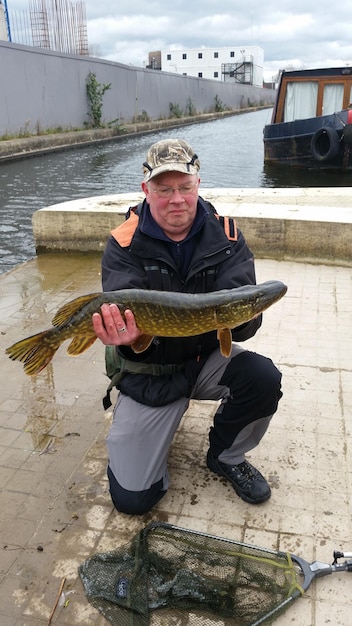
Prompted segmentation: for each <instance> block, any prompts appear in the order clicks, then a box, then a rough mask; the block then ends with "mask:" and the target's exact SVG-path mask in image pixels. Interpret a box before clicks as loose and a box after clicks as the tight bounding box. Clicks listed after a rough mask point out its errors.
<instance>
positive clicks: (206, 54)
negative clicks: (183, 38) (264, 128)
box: [149, 46, 264, 87]
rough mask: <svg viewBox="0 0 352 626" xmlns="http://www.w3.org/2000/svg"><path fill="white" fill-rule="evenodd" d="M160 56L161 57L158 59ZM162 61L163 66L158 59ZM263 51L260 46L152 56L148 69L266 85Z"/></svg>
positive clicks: (169, 51) (197, 49) (228, 47)
mask: <svg viewBox="0 0 352 626" xmlns="http://www.w3.org/2000/svg"><path fill="white" fill-rule="evenodd" d="M159 55H161V56H159ZM158 57H159V58H160V59H161V63H160V67H157V65H156V63H155V62H156V59H158ZM263 66H264V50H263V49H262V48H259V46H246V47H244V46H242V47H238V48H236V47H235V46H227V47H226V48H221V47H217V48H191V49H188V50H185V49H182V50H162V51H161V53H159V54H158V53H155V52H150V53H149V67H151V68H152V69H161V70H163V71H165V72H176V73H177V74H183V75H184V76H196V77H198V78H211V79H213V80H214V79H215V80H221V81H227V82H230V81H231V82H237V83H243V84H246V85H255V86H256V87H262V86H263Z"/></svg>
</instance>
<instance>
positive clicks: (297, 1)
mask: <svg viewBox="0 0 352 626" xmlns="http://www.w3.org/2000/svg"><path fill="white" fill-rule="evenodd" d="M31 1H32V5H33V3H34V4H35V5H40V3H41V0H31ZM71 1H72V3H74V2H75V0H71ZM52 2H53V0H46V4H47V6H51V4H52ZM7 4H8V10H9V13H10V14H11V11H13V10H14V11H16V12H17V11H18V10H19V11H27V12H28V11H29V0H7ZM85 6H86V14H87V22H88V41H89V46H90V49H91V51H92V52H93V53H94V55H97V56H101V57H103V58H106V59H109V60H111V61H118V62H120V63H126V64H132V65H137V66H140V67H143V66H144V65H146V63H147V59H148V52H150V51H155V50H165V49H169V48H170V49H179V48H199V47H202V46H203V47H214V46H217V47H222V46H234V47H245V46H248V45H257V46H260V47H261V48H263V50H264V75H265V78H266V79H269V80H270V79H271V77H272V75H273V74H274V73H275V72H276V71H277V70H278V69H284V68H287V67H293V68H295V69H300V68H302V67H306V68H308V67H327V66H337V65H346V64H350V65H352V36H351V28H352V1H351V0H340V1H339V3H338V4H335V2H332V1H331V0H319V1H318V0H279V1H278V0H221V2H220V1H219V0H199V2H197V3H194V4H191V3H190V2H189V0H172V2H167V0H148V1H143V2H141V0H119V1H118V2H114V1H113V0H86V2H85Z"/></svg>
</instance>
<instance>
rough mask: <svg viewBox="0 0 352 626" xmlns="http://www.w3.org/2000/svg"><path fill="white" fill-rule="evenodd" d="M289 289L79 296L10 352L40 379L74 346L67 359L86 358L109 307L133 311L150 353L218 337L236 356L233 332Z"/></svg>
mask: <svg viewBox="0 0 352 626" xmlns="http://www.w3.org/2000/svg"><path fill="white" fill-rule="evenodd" d="M286 291H287V286H286V285H285V284H284V283H282V282H281V281H278V280H271V281H266V282H264V283H261V284H259V285H244V286H242V287H236V288H233V289H222V290H219V291H212V292H208V293H196V294H189V293H180V292H169V291H156V290H145V289H120V290H118V291H107V292H105V293H100V292H98V293H91V294H86V295H83V296H79V297H78V298H75V299H74V300H71V301H70V302H68V303H66V304H64V305H63V306H62V307H61V308H60V309H58V311H57V313H56V314H55V316H54V318H53V319H52V325H53V326H52V328H49V329H48V330H44V331H42V332H40V333H37V334H35V335H31V336H30V337H27V338H26V339H22V340H21V341H18V342H16V343H14V344H13V345H12V346H10V347H9V348H7V349H6V354H7V355H8V356H9V357H10V359H12V360H13V361H15V360H18V361H21V362H22V363H23V366H24V371H25V373H26V374H28V375H29V376H33V375H35V374H38V373H39V372H40V371H41V370H43V369H44V368H45V367H46V366H47V365H48V364H49V363H50V362H51V360H52V358H53V356H54V354H55V353H56V351H57V350H58V348H59V347H60V345H61V344H62V343H63V342H64V341H65V340H67V339H71V342H70V344H69V346H68V348H67V353H68V354H69V355H71V356H76V355H79V354H82V352H84V351H85V350H87V349H88V348H89V347H90V346H91V345H92V344H93V343H94V341H95V340H96V338H97V337H96V334H95V332H94V329H93V324H92V315H93V313H100V307H101V306H102V304H104V303H108V304H112V303H114V304H116V305H117V306H118V307H119V309H120V312H121V314H122V315H123V313H124V311H126V309H130V310H131V311H132V312H133V314H134V316H135V319H136V324H137V326H138V328H139V330H140V331H141V335H140V336H139V337H138V339H137V340H136V341H135V342H134V343H133V344H132V346H131V347H132V349H133V350H134V352H135V353H136V354H140V353H142V352H144V351H145V350H146V349H147V348H148V347H149V346H150V344H151V342H152V341H153V339H154V337H191V336H194V335H201V334H203V333H207V332H210V331H217V337H218V340H219V344H220V350H221V353H222V354H223V355H224V356H225V357H228V356H229V355H230V353H231V345H232V335H231V329H233V328H236V327H237V326H240V325H241V324H244V323H245V322H249V321H250V320H251V319H253V318H255V317H257V316H258V315H259V314H260V313H262V312H263V311H264V310H266V309H267V308H268V307H270V306H271V305H272V304H274V303H275V302H277V301H278V300H280V298H282V297H283V296H284V294H285V293H286Z"/></svg>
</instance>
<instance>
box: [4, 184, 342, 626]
mask: <svg viewBox="0 0 352 626" xmlns="http://www.w3.org/2000/svg"><path fill="white" fill-rule="evenodd" d="M258 191H259V190H258ZM290 191H292V192H295V190H290ZM257 202H261V199H260V198H259V199H258V197H257ZM329 202H330V203H331V199H330V200H329ZM214 203H215V200H214ZM267 204H268V203H267ZM269 204H270V203H269ZM283 204H284V203H279V202H278V203H277V205H276V206H275V207H273V205H272V204H271V208H270V207H267V209H268V210H269V208H270V210H271V211H272V212H273V215H275V216H276V220H277V223H278V225H279V226H280V215H281V214H280V211H284V210H285V207H284V206H283ZM290 206H292V202H291V205H290ZM328 206H330V205H328ZM335 206H336V204H335ZM340 209H341V211H342V209H346V210H345V211H344V215H346V219H345V218H343V219H341V220H339V221H336V222H335V218H336V214H335V218H333V217H332V216H330V217H331V220H330V222H333V223H337V224H338V225H339V224H341V223H343V224H345V227H344V231H345V229H348V228H350V225H351V223H350V221H348V220H351V209H350V208H349V207H347V208H346V206H345V207H341V206H340ZM258 210H264V209H263V208H260V207H259V209H258ZM244 217H245V216H244ZM340 217H341V214H340ZM303 219H304V218H303ZM302 221H303V220H302ZM262 224H264V221H262ZM243 230H244V232H245V234H246V228H243ZM330 230H331V231H333V230H334V229H333V228H332V227H331V228H330ZM279 231H280V232H282V229H281V230H280V228H279V229H278V232H279ZM286 232H287V231H286ZM313 232H314V229H313V228H312V230H311V233H313ZM316 232H317V233H318V229H317V228H316ZM339 232H340V233H341V232H342V230H340V231H339ZM349 232H350V233H351V230H350V231H349ZM318 236H319V235H318V234H317V237H318ZM338 236H339V237H340V236H341V235H338ZM310 237H311V238H312V246H316V247H317V248H318V246H317V240H316V239H314V240H313V235H312V234H310ZM324 243H325V242H324V241H322V240H320V246H321V248H322V256H323V254H324V250H323V246H324ZM344 245H345V244H344ZM344 250H345V248H344ZM254 251H255V249H254ZM264 252H265V251H264ZM264 252H263V253H262V254H260V257H262V258H258V260H257V280H258V282H263V281H265V280H270V279H277V280H282V281H283V282H285V283H286V284H287V285H288V292H287V294H286V296H285V297H284V298H283V299H282V300H281V301H280V302H279V303H277V304H275V305H274V306H273V307H272V308H270V309H269V310H268V311H267V312H266V313H265V314H264V322H263V326H262V328H261V329H260V330H259V332H258V333H257V336H256V337H254V338H253V339H251V340H249V341H247V342H246V343H245V344H244V345H245V347H247V348H249V349H251V350H255V351H258V352H260V353H262V354H265V355H267V356H269V357H270V358H272V359H273V360H274V362H275V363H276V364H277V365H278V367H279V368H280V369H281V371H282V373H283V392H284V396H283V398H282V400H281V402H280V406H279V411H278V413H277V414H276V415H275V417H274V419H273V420H272V423H271V426H270V429H269V431H268V433H267V435H266V436H265V437H264V439H263V441H262V442H261V444H260V446H259V447H258V448H256V449H255V450H254V451H253V452H252V453H251V454H250V455H249V457H248V458H249V460H250V461H251V462H253V463H254V465H256V466H257V467H258V468H259V469H260V470H261V471H262V472H263V473H264V475H265V476H266V477H267V479H268V481H269V483H270V485H271V488H272V497H271V499H270V500H269V501H268V502H266V503H264V504H262V505H259V506H253V505H250V504H247V503H245V502H243V501H242V500H240V499H239V498H238V497H237V496H236V494H235V492H234V491H233V489H232V488H231V487H230V486H229V485H228V484H227V483H225V481H224V480H223V479H220V478H218V477H216V476H215V475H213V474H211V473H210V472H209V471H208V470H207V468H206V464H205V456H206V451H207V447H208V430H209V427H210V425H211V422H212V415H213V413H214V410H215V408H216V403H212V402H195V401H192V402H191V403H190V407H189V410H188V412H187V413H186V415H185V416H184V419H183V421H182V424H181V426H180V429H179V431H178V433H177V436H176V437H175V440H174V443H173V446H172V449H171V454H170V460H169V466H170V478H171V484H170V489H169V491H168V493H167V495H166V496H165V497H164V498H163V500H162V501H161V502H160V503H159V504H158V505H157V506H156V507H155V508H154V509H153V510H152V512H150V513H149V514H148V515H144V516H142V517H137V516H136V517H129V516H126V515H123V514H119V513H117V512H116V511H115V510H114V508H113V506H112V504H111V500H110V496H109V493H108V482H107V478H106V464H107V452H106V448H105V437H106V434H107V431H108V428H109V425H110V422H111V418H112V413H111V411H110V410H109V411H107V412H104V410H103V407H102V402H101V399H102V397H103V396H104V393H105V389H106V386H107V382H108V379H107V378H106V376H105V375H104V349H103V346H102V344H100V343H99V342H98V341H97V342H96V343H95V344H94V345H93V346H92V347H91V348H90V349H89V350H87V351H86V352H85V353H84V354H83V355H81V356H79V357H75V358H72V357H69V356H68V355H67V354H66V349H65V348H66V346H63V347H61V348H60V349H59V351H58V353H57V355H56V356H55V357H54V359H53V361H52V363H51V364H50V365H49V366H48V367H47V368H46V369H45V370H44V371H43V372H42V373H41V374H39V375H38V376H35V377H28V376H26V375H25V374H24V372H23V368H22V366H21V364H20V363H18V362H12V361H10V359H8V358H7V357H6V355H4V351H5V349H6V347H8V346H9V345H11V344H12V343H14V342H15V341H17V340H18V339H21V338H23V337H26V336H28V335H31V334H34V333H35V332H39V331H40V330H43V329H45V328H48V327H49V326H50V321H51V319H52V317H53V315H54V313H55V312H56V310H57V308H58V307H59V306H60V305H62V304H64V303H65V302H67V301H69V300H71V299H72V298H74V297H75V296H77V295H80V294H83V293H88V292H93V291H96V290H97V291H99V290H100V254H99V253H94V252H93V253H89V254H88V253H85V254H76V253H74V252H72V253H71V252H65V253H62V252H56V251H53V252H49V253H45V254H39V255H38V256H37V258H36V259H34V260H32V261H30V262H28V263H26V264H24V265H22V266H20V267H18V268H17V269H15V270H13V271H11V272H9V273H7V274H4V275H2V276H0V293H1V333H0V350H1V355H2V356H1V380H2V383H1V388H0V481H1V483H0V484H1V491H0V503H1V506H0V554H1V557H0V624H1V626H40V625H47V624H48V623H49V622H50V623H52V624H55V625H60V626H63V625H66V626H76V625H86V626H88V625H89V626H103V625H104V624H107V622H106V620H105V619H104V618H103V617H102V616H101V615H100V614H99V613H98V612H97V611H96V610H95V609H94V608H93V607H92V606H91V605H90V604H89V602H88V600H87V598H86V596H85V593H84V589H83V586H82V584H81V581H80V578H79V576H78V566H79V565H80V564H81V563H82V562H83V561H84V560H85V559H86V558H88V557H89V556H91V555H93V554H95V553H97V552H105V551H109V550H112V549H114V548H116V547H118V546H120V545H122V544H123V543H126V542H128V541H129V540H130V539H131V537H132V536H133V535H134V534H135V533H136V532H137V531H138V530H140V529H141V528H142V527H144V526H145V525H146V524H147V523H149V522H150V521H152V520H159V521H164V522H169V523H173V524H176V525H178V526H181V527H184V528H190V529H193V530H199V531H203V532H208V533H211V534H214V535H218V536H221V537H226V538H229V539H234V540H238V541H244V542H246V543H250V544H254V545H258V546H261V547H264V548H273V549H275V550H276V549H280V550H284V551H290V552H292V553H294V554H296V555H298V556H301V557H303V558H304V559H306V560H307V561H309V562H310V561H314V560H319V561H323V562H326V563H331V562H332V558H333V557H332V555H333V551H334V550H335V549H338V550H342V551H349V552H351V551H352V466H351V452H352V450H351V448H352V426H351V417H352V358H351V354H352V323H351V322H352V282H351V265H352V261H351V260H350V262H348V249H347V258H346V251H345V252H344V254H345V257H344V258H342V259H341V260H340V261H339V258H336V259H335V262H333V260H334V259H333V258H332V257H331V258H330V261H329V259H327V261H326V262H325V261H324V262H323V261H322V260H321V259H319V256H318V257H316V258H315V261H314V262H308V261H307V259H305V258H272V255H269V254H267V255H266V258H265V254H264ZM349 253H350V256H351V257H352V253H351V249H349ZM311 260H312V259H309V261H311ZM115 397H116V394H115V395H114V398H115ZM62 583H63V593H62V594H61V596H60V601H59V602H58V605H57V606H56V608H55V604H56V600H57V596H58V592H59V589H60V585H61V584H62ZM351 594H352V575H350V574H348V573H340V574H333V575H331V576H327V577H325V578H322V579H319V580H317V581H316V582H313V583H312V585H311V587H310V588H309V590H308V591H307V593H306V595H305V596H304V597H303V598H300V599H298V600H297V601H296V602H295V603H294V604H293V605H292V606H291V607H290V608H288V609H287V611H286V612H285V613H284V614H283V615H282V616H280V617H279V618H278V619H277V620H276V621H275V624H277V626H289V625H290V624H292V625H293V624H296V625H299V626H324V625H328V624H330V625H331V624H333V625H334V626H350V624H351ZM54 608H55V610H54V611H53V609H54ZM154 623H158V622H157V621H155V622H154V621H153V624H154ZM207 623H208V622H207ZM215 623H216V624H217V625H219V624H223V623H224V622H223V621H222V620H219V619H217V620H215V621H214V624H215Z"/></svg>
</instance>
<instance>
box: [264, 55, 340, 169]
mask: <svg viewBox="0 0 352 626" xmlns="http://www.w3.org/2000/svg"><path fill="white" fill-rule="evenodd" d="M264 162H265V163H267V164H271V165H274V164H275V165H276V164H277V165H287V166H295V167H304V168H309V169H322V170H340V171H344V170H351V169H352V67H340V68H338V67H337V68H330V69H326V68H324V69H309V70H287V71H286V70H285V71H283V72H282V73H281V76H280V80H279V85H278V90H277V96H276V101H275V105H274V109H273V113H272V118H271V123H270V124H267V125H266V126H265V128H264Z"/></svg>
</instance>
